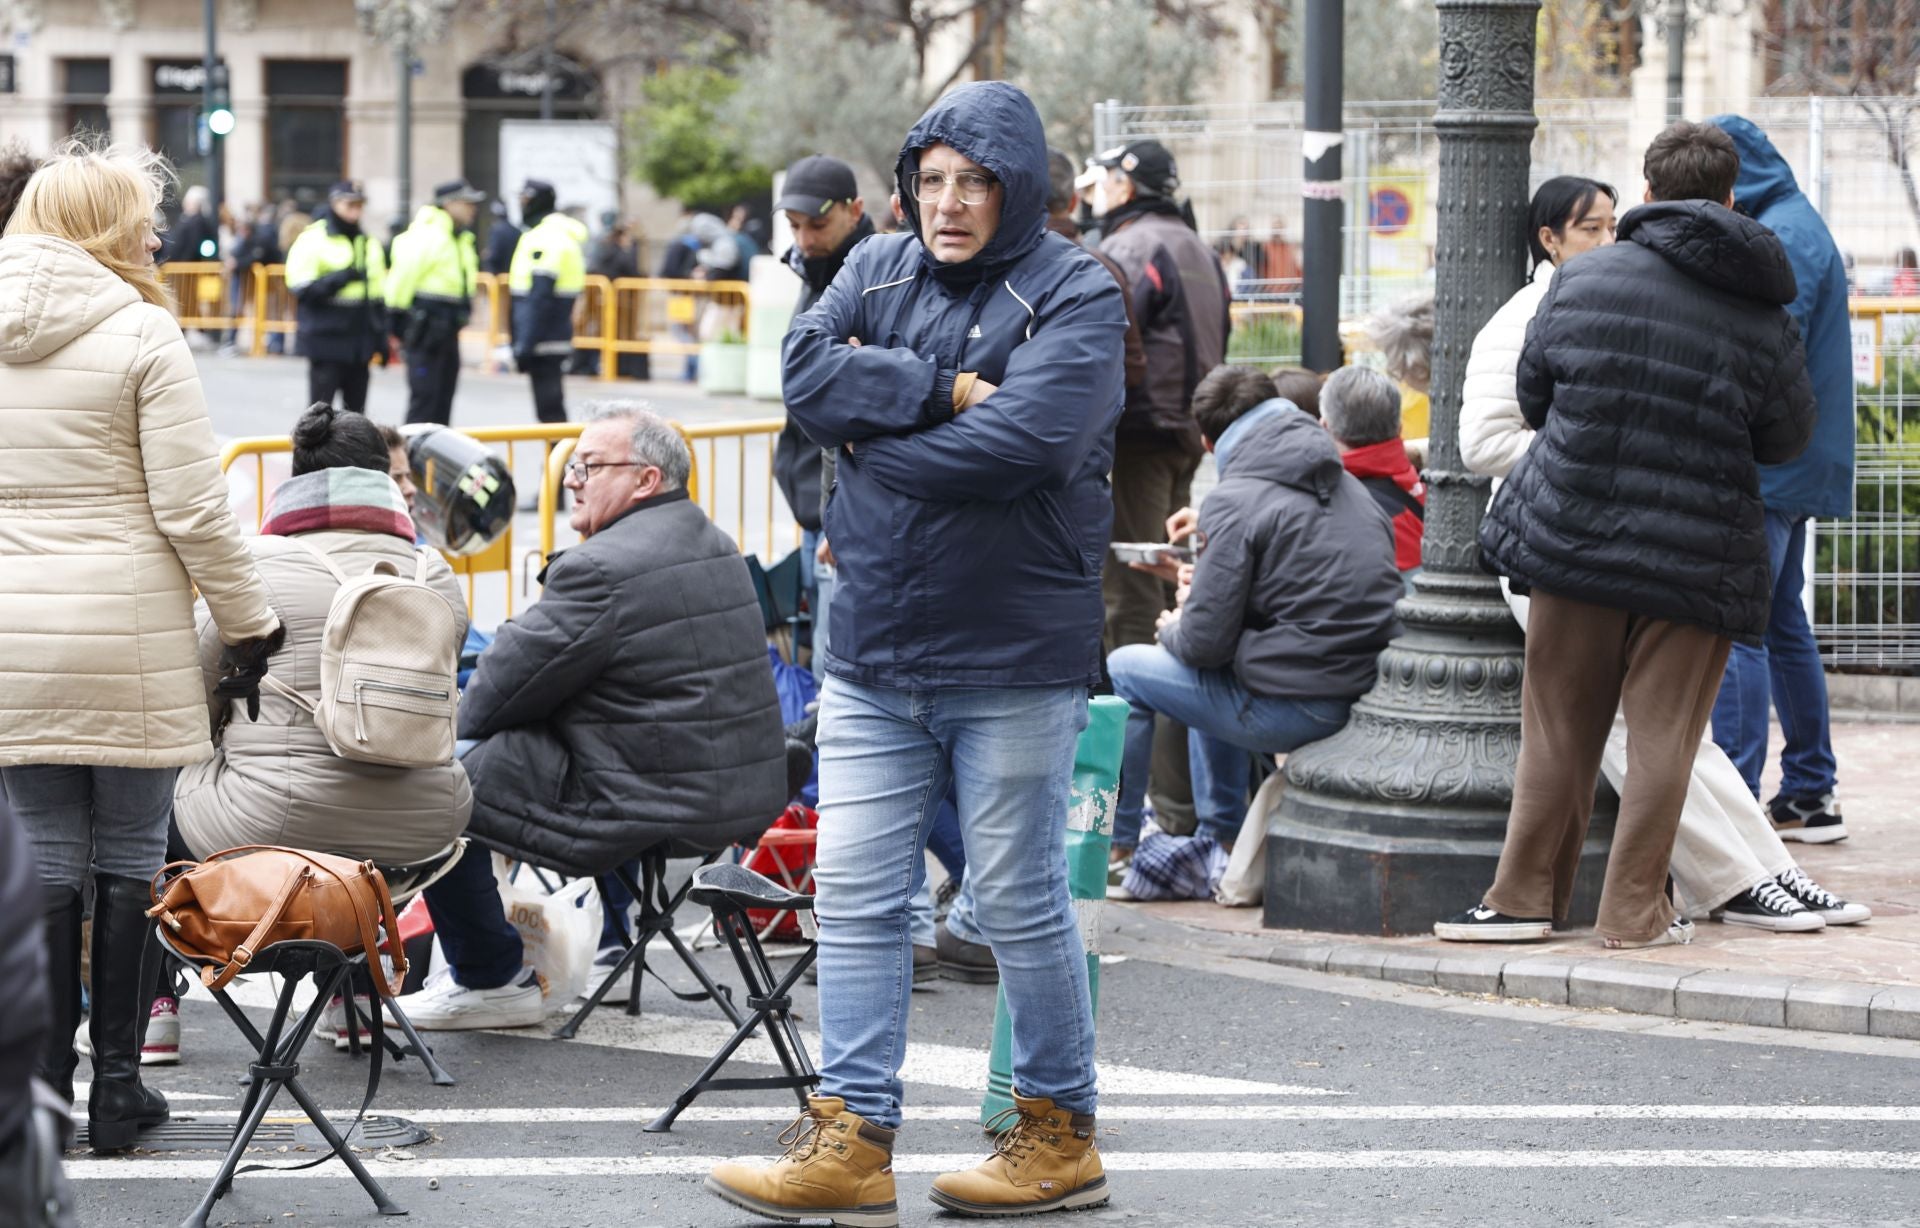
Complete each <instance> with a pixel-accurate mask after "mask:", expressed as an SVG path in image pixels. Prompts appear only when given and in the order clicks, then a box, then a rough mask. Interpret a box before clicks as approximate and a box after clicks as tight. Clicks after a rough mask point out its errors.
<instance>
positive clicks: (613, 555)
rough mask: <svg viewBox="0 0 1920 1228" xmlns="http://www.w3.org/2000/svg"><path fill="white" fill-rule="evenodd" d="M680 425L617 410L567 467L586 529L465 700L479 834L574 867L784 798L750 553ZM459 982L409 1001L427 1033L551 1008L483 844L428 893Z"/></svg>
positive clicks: (706, 829) (736, 837)
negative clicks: (709, 503) (724, 526)
mask: <svg viewBox="0 0 1920 1228" xmlns="http://www.w3.org/2000/svg"><path fill="white" fill-rule="evenodd" d="M691 468H692V457H691V456H690V455H689V453H688V451H687V446H686V443H685V441H684V440H682V439H681V438H680V435H679V433H678V432H677V431H675V429H674V428H673V427H672V426H670V425H668V424H667V423H666V422H664V421H662V420H661V419H660V418H658V417H657V416H655V415H654V414H651V413H649V412H647V411H646V410H644V409H640V408H639V407H637V406H633V405H621V404H615V405H612V406H608V407H606V408H605V409H604V410H603V411H602V412H601V413H600V415H599V416H598V417H597V418H595V419H594V420H593V421H592V422H591V423H590V424H589V425H588V427H587V429H586V430H585V431H584V432H582V433H581V435H580V443H579V446H578V448H577V449H576V450H575V452H574V461H573V463H572V464H571V465H569V466H568V467H567V489H569V490H570V491H572V492H573V496H574V497H573V519H572V524H573V527H574V529H575V530H576V531H577V532H579V533H580V534H581V536H582V537H583V538H584V539H585V540H583V541H582V542H581V543H580V544H579V545H577V546H574V547H573V548H571V549H569V550H565V551H562V552H561V553H559V554H556V555H554V556H553V558H552V559H551V561H549V562H548V564H547V569H546V570H545V571H544V572H542V573H541V577H540V579H541V583H542V584H544V585H545V586H546V591H545V593H544V594H543V595H542V596H541V598H540V600H539V601H537V602H535V603H534V604H533V605H532V606H531V607H529V608H528V609H527V610H525V611H523V612H521V613H520V614H517V615H515V616H514V617H513V618H512V619H510V620H509V621H507V622H506V623H504V624H502V626H501V628H500V632H499V635H498V636H497V637H496V638H495V639H494V642H493V644H492V646H491V647H489V648H488V649H487V650H486V652H484V653H483V654H481V657H480V665H479V668H478V669H476V670H475V671H474V674H473V677H472V679H471V680H470V681H469V682H468V683H467V688H466V693H465V694H464V695H463V696H462V697H461V700H460V735H461V737H462V739H463V741H462V742H461V743H460V747H461V762H462V763H463V764H464V765H465V767H466V770H467V775H468V776H469V777H471V778H472V781H473V817H472V819H471V821H470V822H469V824H468V828H467V834H468V837H469V838H470V839H472V840H473V841H475V842H476V843H477V844H478V845H484V846H486V848H489V849H492V850H494V851H496V852H500V853H504V854H506V855H507V856H509V857H513V858H516V859H519V860H522V861H526V862H530V863H532V864H533V865H536V866H543V867H546V868H548V869H552V870H556V871H559V872H560V873H562V874H567V875H572V876H575V877H590V876H596V875H603V874H609V873H611V872H612V871H613V869H614V868H615V867H616V866H619V865H621V864H623V863H625V862H627V861H629V860H630V859H632V858H635V857H638V856H640V855H641V854H643V853H646V852H648V851H649V850H652V849H655V848H661V847H664V848H665V849H666V850H667V852H668V853H669V855H671V856H689V855H703V854H707V853H713V852H717V851H719V850H721V849H724V848H726V847H727V846H728V845H730V844H734V843H736V842H748V843H751V842H752V841H754V840H756V839H758V838H759V836H760V835H761V833H762V832H764V831H766V829H767V828H768V827H770V826H771V825H772V824H773V821H774V820H775V819H776V818H778V817H779V815H780V812H781V811H782V809H784V808H785V806H786V804H787V799H788V796H789V795H788V793H787V744H786V738H785V735H784V732H783V728H782V725H781V722H780V699H779V696H778V695H777V694H776V693H775V691H774V686H773V671H772V669H771V668H770V667H769V665H768V663H767V648H766V629H765V627H764V625H763V624H762V622H761V614H760V603H759V601H758V599H757V598H755V596H754V593H753V581H752V579H751V578H750V576H749V575H748V572H747V564H746V560H744V559H742V558H741V557H740V551H739V549H738V548H737V547H736V546H735V545H734V543H733V541H732V540H731V539H730V538H728V537H727V535H726V534H725V533H723V532H721V531H720V530H719V529H718V528H717V527H715V526H714V523H713V522H712V521H711V520H709V519H708V518H707V514H706V513H705V512H704V511H702V510H701V509H700V505H699V504H697V503H694V502H693V501H692V500H691V499H689V498H688V495H687V478H688V474H689V472H690V471H691ZM425 894H426V897H427V907H428V909H429V911H431V912H432V914H433V923H434V930H435V932H436V933H437V934H438V935H439V938H440V945H441V947H442V949H443V950H444V951H445V952H446V955H447V963H448V975H446V976H444V977H443V976H441V975H440V974H438V973H436V974H435V976H434V977H433V978H432V979H429V981H428V982H427V985H426V987H425V988H424V989H422V990H421V991H420V992H419V993H417V994H413V995H410V996H409V997H408V998H407V1000H406V1007H407V1013H408V1014H409V1015H410V1016H411V1017H412V1019H413V1022H414V1023H415V1024H416V1025H417V1026H419V1027H421V1028H425V1029H438V1030H443V1031H447V1030H457V1029H463V1028H493V1027H523V1026H526V1025H529V1024H535V1023H539V1022H540V1021H541V1019H542V1018H544V1016H545V1008H544V1007H543V1006H542V1004H541V993H540V987H539V985H538V984H537V982H536V980H535V978H534V977H533V976H532V975H531V974H529V973H527V972H526V971H525V970H523V968H522V966H521V963H522V959H523V956H524V949H523V944H522V942H521V939H520V935H519V933H518V931H516V930H515V929H514V927H513V926H512V925H510V924H509V923H508V922H507V920H506V918H505V916H504V913H503V910H502V907H501V902H500V894H499V889H498V887H497V885H496V883H495V881H494V877H493V869H492V864H491V859H490V858H488V857H487V856H486V854H485V853H484V852H483V851H482V850H481V849H479V848H477V847H476V848H474V849H472V850H470V851H469V852H468V854H467V855H466V856H465V857H463V858H461V859H460V860H459V861H458V862H456V863H455V864H454V866H453V868H452V870H451V871H450V872H449V873H448V874H447V875H446V876H445V877H444V878H442V879H440V881H438V882H436V883H434V884H433V885H432V886H430V887H428V888H427V889H426V892H425Z"/></svg>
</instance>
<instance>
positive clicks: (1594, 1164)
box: [66, 1148, 1920, 1187]
mask: <svg viewBox="0 0 1920 1228" xmlns="http://www.w3.org/2000/svg"><path fill="white" fill-rule="evenodd" d="M980 1156H981V1152H979V1151H966V1152H951V1153H947V1154H930V1155H929V1154H920V1155H916V1154H911V1153H909V1154H903V1155H899V1156H896V1157H894V1161H893V1169H894V1171H895V1172H897V1173H943V1172H951V1171H954V1170H957V1169H967V1168H972V1167H973V1166H974V1165H976V1164H978V1163H979V1162H980ZM1100 1157H1101V1162H1102V1163H1103V1165H1104V1166H1105V1167H1106V1170H1107V1171H1108V1172H1110V1173H1153V1172H1270V1171H1273V1170H1276V1169H1282V1170H1284V1169H1302V1170H1304V1169H1388V1168H1395V1169H1404V1168H1436V1169H1444V1168H1789V1169H1793V1168H1798V1169H1889V1170H1914V1169H1920V1151H1837V1150H1836V1151H1812V1150H1795V1151H1763V1150H1697V1149H1687V1150H1670V1151H1610V1150H1591V1151H1541V1150H1535V1149H1532V1148H1516V1149H1510V1150H1500V1151H1461V1150H1453V1149H1447V1150H1432V1151H1374V1150H1367V1149H1354V1150H1345V1151H1136V1152H1128V1151H1114V1150H1111V1149H1110V1148H1102V1149H1101V1152H1100ZM767 1159H768V1157H767V1156H766V1155H764V1154H756V1155H748V1156H723V1155H669V1156H498V1155H495V1156H472V1157H449V1158H441V1157H433V1158H429V1159H414V1160H395V1161H389V1162H385V1163H376V1164H375V1165H374V1172H375V1173H376V1174H378V1175H379V1176H380V1177H381V1178H382V1179H386V1180H391V1179H400V1180H426V1179H428V1178H433V1179H437V1180H441V1181H446V1180H449V1179H453V1178H463V1177H495V1178H500V1179H503V1180H523V1179H526V1178H529V1177H531V1178H543V1177H676V1176H697V1175H700V1174H704V1173H706V1172H707V1171H708V1170H709V1169H711V1168H712V1167H713V1166H714V1165H715V1164H719V1163H723V1162H726V1161H728V1160H734V1161H739V1162H744V1163H749V1164H762V1163H765V1162H766V1161H767ZM219 1167H220V1161H219V1160H217V1159H208V1160H146V1159H131V1160H84V1159H83V1160H69V1161H68V1162H67V1164H66V1170H67V1176H68V1177H69V1178H70V1179H72V1180H75V1181H101V1180H112V1181H125V1180H128V1179H129V1178H134V1177H138V1178H139V1179H140V1180H143V1181H153V1180H179V1181H189V1180H190V1181H210V1180H212V1179H213V1177H214V1175H215V1174H216V1173H217V1172H218V1170H219ZM256 1175H260V1174H256ZM269 1175H271V1176H274V1177H276V1178H289V1177H295V1178H304V1179H309V1180H311V1179H313V1178H316V1177H317V1178H331V1179H333V1180H337V1181H350V1180H352V1174H350V1173H348V1172H347V1171H346V1169H345V1168H343V1167H341V1166H339V1165H334V1164H329V1165H324V1166H322V1167H319V1168H304V1169H290V1170H283V1171H279V1172H275V1173H272V1174H269ZM253 1179H254V1178H253V1176H247V1177H242V1178H241V1179H240V1185H241V1186H242V1187H244V1186H245V1185H247V1184H248V1183H249V1182H251V1181H252V1180H253Z"/></svg>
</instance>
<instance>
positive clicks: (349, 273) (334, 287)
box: [313, 268, 362, 297]
mask: <svg viewBox="0 0 1920 1228" xmlns="http://www.w3.org/2000/svg"><path fill="white" fill-rule="evenodd" d="M360 280H362V275H361V274H360V272H359V271H358V270H356V269H352V268H345V269H340V270H339V271H337V272H333V273H328V274H327V275H326V276H325V277H316V278H314V279H313V288H314V289H316V290H318V291H320V293H322V294H325V295H327V296H329V297H331V296H333V295H335V294H338V293H340V292H341V291H342V290H344V289H346V288H347V287H348V286H350V285H352V284H353V283H354V282H356V281H360Z"/></svg>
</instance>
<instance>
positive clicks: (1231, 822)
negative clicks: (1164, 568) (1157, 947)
mask: <svg viewBox="0 0 1920 1228" xmlns="http://www.w3.org/2000/svg"><path fill="white" fill-rule="evenodd" d="M1335 378H1336V379H1337V378H1338V376H1336V377H1335ZM1335 391H1336V387H1335V385H1334V383H1333V382H1332V381H1329V382H1328V385H1327V387H1326V388H1325V389H1323V390H1322V392H1321V394H1320V410H1321V412H1322V413H1323V414H1324V413H1329V407H1328V400H1329V397H1330V396H1334V394H1335ZM1193 416H1194V419H1195V421H1197V422H1198V423H1199V424H1200V433H1201V435H1202V437H1203V439H1204V441H1205V443H1206V446H1207V449H1208V450H1209V451H1211V452H1212V453H1213V457H1214V460H1215V462H1216V463H1217V464H1218V465H1219V468H1220V482H1219V485H1217V486H1215V487H1214V488H1213V490H1212V492H1210V493H1209V494H1208V495H1207V498H1206V502H1204V503H1203V504H1201V505H1200V516H1199V528H1200V533H1201V539H1202V540H1203V541H1204V542H1205V546H1204V547H1203V548H1202V550H1201V552H1200V555H1199V557H1198V558H1197V559H1196V561H1195V563H1194V565H1193V569H1192V574H1191V577H1190V578H1189V579H1188V580H1187V582H1186V583H1185V584H1183V585H1182V587H1181V596H1180V598H1179V601H1178V604H1177V606H1176V608H1174V609H1172V610H1169V611H1167V612H1166V613H1164V614H1162V615H1161V616H1160V621H1159V640H1160V642H1159V643H1158V644H1152V645H1149V644H1133V645H1129V646H1127V647H1125V648H1120V649H1117V650H1116V651H1115V652H1114V653H1113V655H1111V656H1110V657H1108V658H1107V671H1108V673H1109V674H1111V675H1112V677H1113V690H1114V693H1115V694H1116V695H1119V696H1120V697H1121V698H1122V699H1125V700H1126V701H1127V702H1128V703H1129V704H1131V705H1132V706H1133V712H1132V714H1131V716H1130V717H1129V719H1128V721H1127V744H1126V758H1125V760H1124V761H1123V767H1122V769H1121V773H1120V801H1119V805H1118V807H1117V809H1116V811H1115V816H1114V831H1113V843H1114V845H1115V847H1119V848H1126V847H1131V846H1133V845H1134V844H1135V843H1136V842H1137V841H1138V838H1139V833H1140V823H1141V815H1142V811H1143V795H1144V794H1145V792H1146V787H1147V779H1146V778H1147V772H1148V769H1149V765H1150V763H1151V761H1152V759H1153V719H1154V715H1155V714H1156V713H1165V714H1166V715H1167V716H1170V717H1172V718H1173V719H1175V720H1177V721H1179V722H1180V723H1182V724H1184V725H1185V726H1187V728H1188V730H1189V738H1190V742H1189V750H1190V754H1191V757H1192V763H1193V802H1194V810H1195V811H1196V812H1197V814H1198V816H1199V820H1200V830H1201V832H1202V833H1203V834H1206V835H1210V836H1212V837H1213V838H1214V839H1215V840H1216V841H1218V842H1219V843H1220V844H1221V845H1222V846H1224V847H1226V848H1231V847H1232V846H1233V842H1234V838H1235V837H1236V836H1238V835H1239V834H1240V823H1241V820H1242V819H1243V818H1244V817H1245V814H1246V802H1247V788H1248V785H1249V784H1250V780H1251V770H1250V767H1251V758H1250V756H1251V755H1252V754H1266V755H1271V754H1277V753H1279V752H1281V751H1289V750H1292V749H1293V748H1294V747H1296V746H1300V745H1303V744H1305V743H1307V742H1317V741H1319V740H1320V739H1321V738H1324V737H1328V736H1330V735H1332V734H1334V733H1336V732H1338V731H1339V729H1340V727H1341V726H1342V725H1344V724H1346V721H1347V709H1348V708H1350V707H1351V706H1352V705H1353V701H1354V700H1355V699H1358V698H1359V697H1360V696H1361V695H1362V694H1363V693H1364V692H1365V691H1366V690H1367V688H1368V687H1369V686H1371V685H1373V678H1374V661H1375V659H1376V658H1377V657H1378V656H1379V655H1380V650H1381V649H1382V648H1385V647H1386V646H1387V641H1388V640H1390V639H1392V638H1393V636H1394V634H1395V632H1396V631H1397V630H1398V624H1397V623H1396V622H1395V619H1394V610H1393V607H1394V603H1395V602H1396V601H1398V600H1399V599H1400V596H1401V594H1402V592H1403V591H1404V590H1403V589H1402V587H1401V582H1400V573H1399V571H1398V570H1397V569H1396V568H1395V567H1394V562H1393V535H1392V531H1391V529H1390V527H1389V525H1388V523H1387V516H1386V513H1385V512H1383V511H1382V510H1381V509H1380V506H1379V505H1378V504H1377V503H1375V502H1374V500H1373V499H1372V498H1371V497H1369V496H1368V494H1367V492H1366V490H1365V488H1363V487H1362V486H1361V484H1360V481H1359V479H1357V478H1355V477H1353V476H1352V475H1351V474H1349V473H1347V472H1345V471H1344V470H1343V469H1342V467H1341V464H1340V456H1339V453H1338V451H1337V450H1336V449H1335V446H1334V443H1333V440H1332V439H1331V438H1330V437H1329V435H1328V433H1327V432H1326V431H1324V430H1322V429H1321V427H1320V424H1319V423H1317V422H1315V421H1314V420H1313V419H1312V418H1311V417H1309V416H1308V415H1307V414H1306V413H1304V412H1302V411H1301V410H1300V408H1299V407H1298V406H1296V405H1295V404H1294V403H1293V402H1292V401H1289V400H1287V399H1285V398H1284V397H1281V396H1280V395H1279V393H1278V391H1277V390H1276V389H1275V387H1274V384H1273V380H1272V379H1271V378H1269V377H1268V376H1267V375H1266V374H1265V373H1263V372H1260V371H1255V370H1253V369H1252V368H1249V367H1229V366H1221V367H1215V368H1214V369H1213V370H1212V371H1211V372H1209V373H1208V374H1207V376H1206V378H1205V379H1203V380H1201V381H1200V385H1199V387H1198V388H1196V389H1195V390H1194V394H1193ZM1169 578H1172V577H1169ZM1137 868H1138V863H1136V869H1137Z"/></svg>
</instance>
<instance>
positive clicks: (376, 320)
mask: <svg viewBox="0 0 1920 1228" xmlns="http://www.w3.org/2000/svg"><path fill="white" fill-rule="evenodd" d="M366 207H367V193H366V189H365V188H363V187H362V186H361V185H360V183H359V181H357V180H353V179H347V180H342V181H341V182H339V183H336V184H334V185H333V189H332V191H330V192H328V193H327V212H326V214H325V215H324V216H322V217H319V218H316V219H315V220H314V221H313V223H312V224H311V225H309V226H308V227H307V228H306V229H305V230H303V231H301V232H300V237H299V238H297V239H295V240H294V241H293V247H292V248H291V249H290V250H289V251H288V252H287V289H288V290H289V291H290V292H291V293H292V294H293V296H294V298H295V299H296V300H297V301H298V302H299V321H300V331H299V334H298V338H297V340H298V342H299V346H300V352H301V353H302V354H304V355H306V358H307V400H308V401H309V402H314V401H317V402H320V403H322V404H326V405H331V404H333V399H334V396H335V395H336V394H338V395H339V397H340V398H341V404H342V405H343V406H344V407H345V408H347V409H350V410H353V411H354V412H355V413H361V414H363V413H365V412H367V364H368V363H369V362H371V361H372V360H373V356H374V354H375V353H377V352H379V351H381V350H383V349H385V348H386V345H385V343H386V337H387V307H386V277H387V262H386V255H385V253H384V252H382V251H381V250H380V245H379V244H378V243H376V242H374V241H373V240H372V239H371V238H370V237H369V236H368V235H367V234H366V232H365V231H363V230H362V229H361V228H360V218H361V215H362V214H363V213H364V212H365V210H366Z"/></svg>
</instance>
